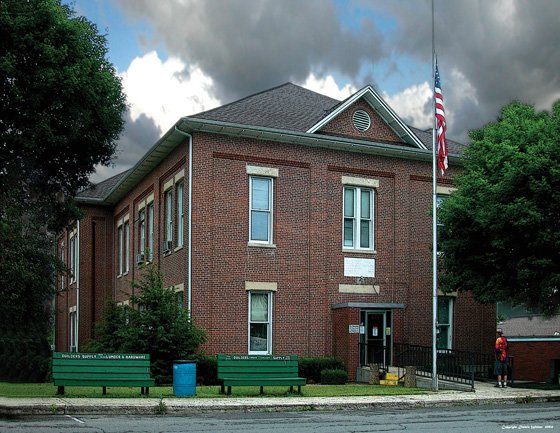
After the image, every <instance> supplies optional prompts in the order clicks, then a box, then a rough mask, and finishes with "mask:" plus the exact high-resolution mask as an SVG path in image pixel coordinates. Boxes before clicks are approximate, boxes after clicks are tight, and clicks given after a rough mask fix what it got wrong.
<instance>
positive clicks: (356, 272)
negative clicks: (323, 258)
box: [344, 257, 375, 278]
mask: <svg viewBox="0 0 560 433" xmlns="http://www.w3.org/2000/svg"><path fill="white" fill-rule="evenodd" d="M344 276H345V277H365V278H373V277H375V259H355V258H352V257H345V258H344Z"/></svg>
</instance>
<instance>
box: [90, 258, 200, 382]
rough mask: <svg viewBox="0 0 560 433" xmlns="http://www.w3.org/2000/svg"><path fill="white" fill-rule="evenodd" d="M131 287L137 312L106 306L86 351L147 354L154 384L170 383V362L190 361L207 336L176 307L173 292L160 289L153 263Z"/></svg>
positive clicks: (158, 274) (171, 375) (123, 307)
mask: <svg viewBox="0 0 560 433" xmlns="http://www.w3.org/2000/svg"><path fill="white" fill-rule="evenodd" d="M132 286H133V288H134V292H135V293H139V295H137V296H132V297H131V298H130V301H131V304H132V305H136V306H138V309H135V308H131V307H128V306H118V305H115V304H114V303H113V304H109V308H108V309H107V310H106V312H105V317H104V319H103V320H102V321H101V323H100V327H99V328H98V329H97V333H96V340H97V341H96V342H92V343H91V344H90V346H89V350H91V351H95V352H124V353H127V352H128V353H130V352H136V353H149V354H150V362H151V372H152V376H153V377H154V379H155V380H156V383H158V384H164V383H165V384H169V383H172V381H173V380H172V378H173V361H174V360H177V359H193V357H194V354H195V353H196V351H197V350H198V347H199V346H200V345H201V344H202V343H204V342H205V341H206V333H205V332H204V331H203V330H202V329H201V328H198V327H197V326H196V325H195V324H194V323H193V322H192V320H191V318H190V317H189V314H188V311H187V310H186V309H184V308H182V307H180V306H179V305H177V302H176V299H175V293H174V292H173V290H170V289H167V288H164V287H163V275H162V273H161V272H160V271H159V270H158V269H157V267H156V266H154V265H153V264H151V265H147V266H146V267H145V268H144V274H143V275H142V278H141V279H140V281H138V282H137V281H134V282H132Z"/></svg>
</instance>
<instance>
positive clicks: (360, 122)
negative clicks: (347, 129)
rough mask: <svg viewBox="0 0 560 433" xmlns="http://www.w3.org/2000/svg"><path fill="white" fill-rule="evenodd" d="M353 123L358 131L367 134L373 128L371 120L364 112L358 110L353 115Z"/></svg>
mask: <svg viewBox="0 0 560 433" xmlns="http://www.w3.org/2000/svg"><path fill="white" fill-rule="evenodd" d="M352 123H353V124H354V128H356V129H357V130H358V131H362V132H365V131H367V130H368V129H369V127H370V126H371V119H370V117H369V114H367V113H366V112H365V111H364V110H356V111H354V114H352Z"/></svg>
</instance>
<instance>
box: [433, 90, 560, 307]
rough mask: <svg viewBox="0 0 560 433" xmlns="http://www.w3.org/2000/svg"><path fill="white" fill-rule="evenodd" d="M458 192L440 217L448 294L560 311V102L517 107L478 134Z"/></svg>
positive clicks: (510, 107)
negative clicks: (545, 107)
mask: <svg viewBox="0 0 560 433" xmlns="http://www.w3.org/2000/svg"><path fill="white" fill-rule="evenodd" d="M470 137H471V140H472V143H471V145H470V146H469V147H468V148H467V149H466V151H465V155H464V164H465V167H464V168H465V169H464V172H463V174H462V175H460V176H459V177H458V178H457V179H456V183H457V186H458V189H457V191H456V192H455V193H453V194H452V195H451V197H450V198H449V199H448V200H446V201H445V202H444V204H443V206H442V210H441V213H440V218H441V222H442V223H443V228H442V239H441V250H442V252H443V254H442V260H443V267H442V269H443V271H442V275H441V279H442V286H443V287H444V288H445V289H447V290H469V291H471V292H472V293H473V294H474V295H475V297H476V298H477V299H478V300H480V301H482V302H495V301H511V302H513V303H515V304H520V303H525V304H527V305H528V306H530V307H536V308H538V309H540V310H541V311H543V312H544V313H547V314H552V313H555V312H557V311H558V307H559V304H560V292H559V290H560V101H558V102H556V103H555V104H554V106H553V107H552V111H551V112H546V111H545V112H540V113H537V112H535V110H534V108H533V107H532V106H530V105H527V104H523V103H519V102H514V103H511V104H510V105H507V106H506V107H504V108H503V109H502V111H501V115H500V117H499V118H498V120H497V121H496V122H493V123H489V124H487V125H485V126H484V127H483V128H482V129H479V130H475V131H472V132H471V133H470Z"/></svg>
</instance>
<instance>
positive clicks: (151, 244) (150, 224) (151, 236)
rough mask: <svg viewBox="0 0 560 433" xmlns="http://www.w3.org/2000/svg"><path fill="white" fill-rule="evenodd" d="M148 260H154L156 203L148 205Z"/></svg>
mask: <svg viewBox="0 0 560 433" xmlns="http://www.w3.org/2000/svg"><path fill="white" fill-rule="evenodd" d="M148 256H149V257H148V259H149V260H150V261H152V259H153V258H154V203H150V204H148Z"/></svg>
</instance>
